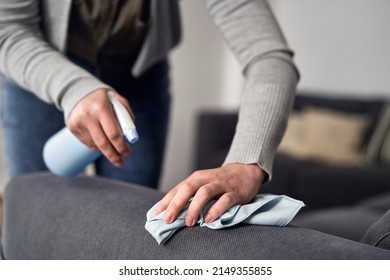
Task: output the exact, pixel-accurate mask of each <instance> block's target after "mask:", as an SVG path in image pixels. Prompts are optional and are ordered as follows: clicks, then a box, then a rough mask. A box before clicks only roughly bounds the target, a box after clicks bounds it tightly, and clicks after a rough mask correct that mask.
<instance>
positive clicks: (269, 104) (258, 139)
mask: <svg viewBox="0 0 390 280" xmlns="http://www.w3.org/2000/svg"><path fill="white" fill-rule="evenodd" d="M292 90H293V89H292V88H289V87H286V86H285V85H275V84H268V85H267V84H265V85H256V83H253V82H250V81H248V82H247V84H246V89H245V92H244V95H246V97H245V98H243V101H242V104H241V109H240V113H239V119H238V123H237V128H236V133H235V135H234V138H233V142H232V145H231V147H230V150H229V153H228V155H227V157H226V159H225V162H224V165H225V164H229V163H243V164H257V165H258V166H259V167H260V168H262V169H263V170H264V171H265V172H266V173H267V178H266V180H265V182H266V181H269V180H270V179H271V177H272V165H273V160H274V157H275V153H276V149H277V147H278V145H279V143H280V140H281V138H282V136H283V133H284V130H285V127H286V123H287V118H288V115H289V113H290V110H291V104H292V100H293V96H294V94H291V93H292Z"/></svg>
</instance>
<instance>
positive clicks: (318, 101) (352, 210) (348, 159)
mask: <svg viewBox="0 0 390 280" xmlns="http://www.w3.org/2000/svg"><path fill="white" fill-rule="evenodd" d="M324 96H326V95H325V94H321V93H314V94H313V93H310V92H301V93H298V95H297V97H296V100H295V103H294V106H293V113H292V114H291V116H290V118H289V123H288V127H287V130H286V133H285V136H284V138H283V140H282V143H281V145H280V147H279V149H278V152H277V155H276V158H275V161H274V167H273V177H272V180H271V182H269V183H267V184H265V185H264V186H263V187H262V192H265V193H268V192H269V193H277V194H286V195H289V196H292V197H294V198H296V199H300V200H303V201H304V202H305V204H306V207H305V209H304V210H303V211H301V213H300V214H299V215H298V216H297V217H296V218H295V219H294V220H293V222H292V224H293V225H297V226H301V227H308V228H311V229H315V230H319V231H322V232H326V233H330V234H334V235H338V236H341V237H345V238H349V239H352V240H356V241H358V240H360V239H361V238H362V237H363V235H364V233H365V232H366V230H367V229H368V228H369V226H370V225H372V224H373V223H374V222H375V221H377V220H378V219H379V218H380V217H381V216H382V215H383V214H384V213H385V212H386V211H387V210H388V209H390V153H389V151H390V149H389V146H390V105H389V102H388V101H386V100H381V99H374V100H372V99H370V100H365V99H352V98H329V97H324ZM327 96H329V95H327ZM349 96H350V95H349ZM237 118H238V116H237V112H232V111H219V112H218V111H215V110H214V111H207V110H206V111H201V112H200V114H199V117H198V123H197V130H198V131H197V133H196V135H198V136H197V137H198V139H197V141H196V143H197V144H196V148H195V163H194V169H195V170H196V169H206V168H213V167H215V166H218V165H220V164H222V163H223V161H224V157H225V155H226V153H227V152H228V149H229V147H230V143H231V140H232V138H233V135H234V131H235V125H236V122H237Z"/></svg>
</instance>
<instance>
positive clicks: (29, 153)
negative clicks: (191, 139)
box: [0, 55, 170, 188]
mask: <svg viewBox="0 0 390 280" xmlns="http://www.w3.org/2000/svg"><path fill="white" fill-rule="evenodd" d="M69 58H70V59H71V60H72V61H73V62H75V63H76V64H78V65H80V66H82V67H83V68H85V69H87V70H88V71H90V72H91V73H92V74H93V75H95V76H96V77H98V78H99V79H101V80H102V81H103V82H105V83H107V84H109V85H111V86H112V87H114V88H115V89H116V90H117V91H118V92H119V93H120V94H122V95H123V96H124V97H126V98H127V100H128V101H129V103H130V106H131V108H132V110H133V111H134V114H135V116H136V126H137V131H138V133H139V136H140V140H139V141H138V142H137V143H135V144H133V145H132V155H131V156H130V157H127V158H125V166H124V167H123V168H117V167H115V166H113V165H112V164H111V163H110V162H109V161H108V160H107V159H106V158H105V157H101V158H99V159H98V160H97V161H96V162H95V169H96V173H97V175H101V176H104V177H109V178H112V179H117V180H122V181H127V182H132V183H136V184H140V185H144V186H148V187H152V188H157V186H158V181H159V177H160V173H161V165H162V161H163V153H164V147H165V140H166V135H167V126H168V125H167V124H168V118H169V109H170V92H169V77H168V71H169V66H168V62H167V61H166V60H163V61H161V62H159V63H157V64H156V65H155V66H153V67H152V68H151V69H150V70H148V71H147V72H146V73H145V74H144V75H143V76H142V77H140V78H137V79H136V78H133V77H131V75H130V70H129V67H126V68H123V69H120V68H116V69H107V68H99V67H93V66H91V65H88V64H86V63H84V62H83V61H81V60H80V59H78V58H75V57H73V56H71V55H70V56H69ZM0 87H1V88H2V92H3V94H2V95H3V96H2V98H3V108H2V112H1V119H2V123H3V128H4V138H5V139H4V142H5V151H6V153H5V154H6V163H7V166H8V173H9V176H10V178H14V177H17V176H20V175H23V174H26V173H31V172H37V171H43V170H47V168H46V166H45V164H44V162H43V159H42V149H43V146H44V144H45V142H46V140H47V139H48V138H49V137H50V136H51V135H53V134H54V133H55V132H57V131H58V130H60V129H61V128H62V127H63V126H64V125H65V124H64V117H63V114H62V112H60V111H59V110H57V108H56V107H55V106H53V105H51V104H47V103H45V102H43V101H41V100H39V99H38V98H37V97H36V96H35V95H33V94H31V93H30V92H28V91H26V90H24V89H22V88H20V87H18V86H17V85H15V84H13V83H12V82H10V81H8V80H7V79H5V78H4V77H1V79H0Z"/></svg>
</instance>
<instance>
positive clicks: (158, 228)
mask: <svg viewBox="0 0 390 280" xmlns="http://www.w3.org/2000/svg"><path fill="white" fill-rule="evenodd" d="M215 202H216V200H211V201H209V202H208V203H207V204H206V206H205V207H204V208H203V210H202V212H201V214H200V216H199V219H198V221H197V223H198V224H199V225H200V226H201V227H208V228H211V229H223V228H227V227H231V226H234V225H237V224H239V223H244V224H252V225H263V226H280V227H282V226H285V225H287V224H288V223H289V222H290V221H291V220H292V219H293V218H294V216H295V215H296V214H297V213H298V211H299V210H300V209H301V208H302V207H303V206H305V204H304V203H303V202H302V201H300V200H296V199H293V198H291V197H288V196H285V195H272V194H267V195H257V196H256V197H255V199H254V200H253V202H251V203H249V204H244V205H234V206H232V207H231V208H230V209H229V210H227V211H226V212H225V213H224V214H223V215H222V216H221V217H219V218H218V219H216V220H215V221H214V222H212V223H205V222H204V216H205V214H206V213H207V210H208V209H210V207H211V206H212V205H213V204H214V203H215ZM156 205H157V203H156V204H155V205H154V206H153V207H152V208H151V209H150V210H149V211H148V213H147V214H146V224H145V229H146V230H147V231H148V232H149V233H150V234H151V235H153V237H154V238H155V239H156V241H157V242H158V244H163V243H164V242H165V241H167V240H168V239H169V238H170V237H171V236H172V235H173V234H174V233H175V231H177V230H178V229H180V228H182V227H184V226H186V224H185V216H186V213H187V210H188V206H189V203H187V204H186V205H185V206H184V208H183V210H182V211H181V212H180V214H179V216H178V217H177V219H176V220H175V221H174V222H173V223H171V224H166V223H165V222H164V220H163V218H164V215H165V211H163V212H161V213H160V214H158V215H157V216H155V217H153V218H152V216H151V215H152V213H153V211H154V209H155V208H156Z"/></svg>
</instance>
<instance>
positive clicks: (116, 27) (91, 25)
mask: <svg viewBox="0 0 390 280" xmlns="http://www.w3.org/2000/svg"><path fill="white" fill-rule="evenodd" d="M149 1H150V0H110V1H107V0H74V1H73V2H72V10H71V16H70V24H69V30H68V32H69V36H68V50H69V51H70V52H72V53H73V54H75V55H77V56H78V57H80V58H82V59H84V60H86V61H87V62H89V63H91V64H93V65H98V66H103V67H120V66H126V67H130V66H132V65H133V63H134V62H135V60H136V58H137V56H138V53H139V51H140V49H141V46H142V43H143V41H144V38H145V35H146V31H147V29H148V26H149Z"/></svg>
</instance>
